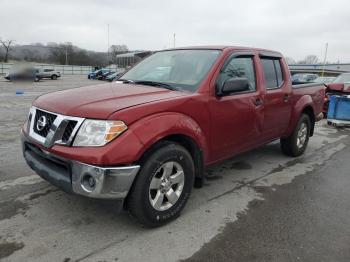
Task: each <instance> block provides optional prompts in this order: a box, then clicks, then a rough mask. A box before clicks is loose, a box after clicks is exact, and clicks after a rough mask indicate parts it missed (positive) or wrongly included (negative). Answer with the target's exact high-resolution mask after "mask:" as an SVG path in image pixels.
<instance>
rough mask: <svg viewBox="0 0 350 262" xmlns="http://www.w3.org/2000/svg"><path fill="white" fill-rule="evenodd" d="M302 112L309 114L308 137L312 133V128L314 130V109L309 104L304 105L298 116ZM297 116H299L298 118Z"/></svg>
mask: <svg viewBox="0 0 350 262" xmlns="http://www.w3.org/2000/svg"><path fill="white" fill-rule="evenodd" d="M302 114H305V115H307V116H309V118H310V122H311V127H310V137H311V136H313V135H314V130H315V122H316V120H315V113H314V109H313V108H312V106H311V105H307V106H306V107H304V109H303V110H302V111H301V113H300V116H301V115H302ZM300 116H299V118H300Z"/></svg>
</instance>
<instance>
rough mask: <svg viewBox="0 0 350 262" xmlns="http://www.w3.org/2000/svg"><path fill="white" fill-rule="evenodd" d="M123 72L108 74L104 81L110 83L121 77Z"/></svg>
mask: <svg viewBox="0 0 350 262" xmlns="http://www.w3.org/2000/svg"><path fill="white" fill-rule="evenodd" d="M123 73H124V72H115V73H113V74H110V75H108V76H107V77H106V80H107V81H109V82H112V81H113V80H116V79H118V78H119V77H120V76H121V75H123Z"/></svg>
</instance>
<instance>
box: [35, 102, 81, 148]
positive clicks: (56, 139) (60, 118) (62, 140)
mask: <svg viewBox="0 0 350 262" xmlns="http://www.w3.org/2000/svg"><path fill="white" fill-rule="evenodd" d="M83 121H84V118H81V117H75V116H66V115H61V114H57V113H51V112H48V111H44V110H42V109H39V108H36V107H34V106H33V107H31V108H30V112H29V117H28V132H29V136H30V137H31V138H33V139H34V140H35V141H36V142H38V143H40V144H41V145H43V146H45V147H47V148H49V147H52V146H53V145H54V144H60V145H66V146H70V144H71V142H72V140H73V138H74V136H75V134H76V132H77V130H78V129H79V127H80V125H81V124H82V123H83ZM51 133H52V135H51Z"/></svg>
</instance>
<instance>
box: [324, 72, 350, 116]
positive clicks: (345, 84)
mask: <svg viewBox="0 0 350 262" xmlns="http://www.w3.org/2000/svg"><path fill="white" fill-rule="evenodd" d="M326 86H327V89H326V95H325V98H324V105H323V114H324V116H325V117H327V113H328V106H329V101H330V97H331V96H333V95H338V96H348V95H350V73H343V74H340V75H339V76H338V77H337V78H336V79H334V81H333V82H332V83H329V84H327V85H326Z"/></svg>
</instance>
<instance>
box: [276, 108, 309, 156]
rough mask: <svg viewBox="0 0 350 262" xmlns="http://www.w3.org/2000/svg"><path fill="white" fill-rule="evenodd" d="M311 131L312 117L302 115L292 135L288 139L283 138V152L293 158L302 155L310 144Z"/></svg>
mask: <svg viewBox="0 0 350 262" xmlns="http://www.w3.org/2000/svg"><path fill="white" fill-rule="evenodd" d="M310 130H311V121H310V117H309V116H308V115H306V114H302V115H301V117H300V119H299V121H298V124H297V125H296V128H295V129H294V131H293V133H292V135H291V136H289V137H287V138H281V149H282V152H283V153H284V154H286V155H288V156H293V157H297V156H300V155H302V154H303V153H304V152H305V149H306V147H307V144H308V142H309V137H310Z"/></svg>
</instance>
